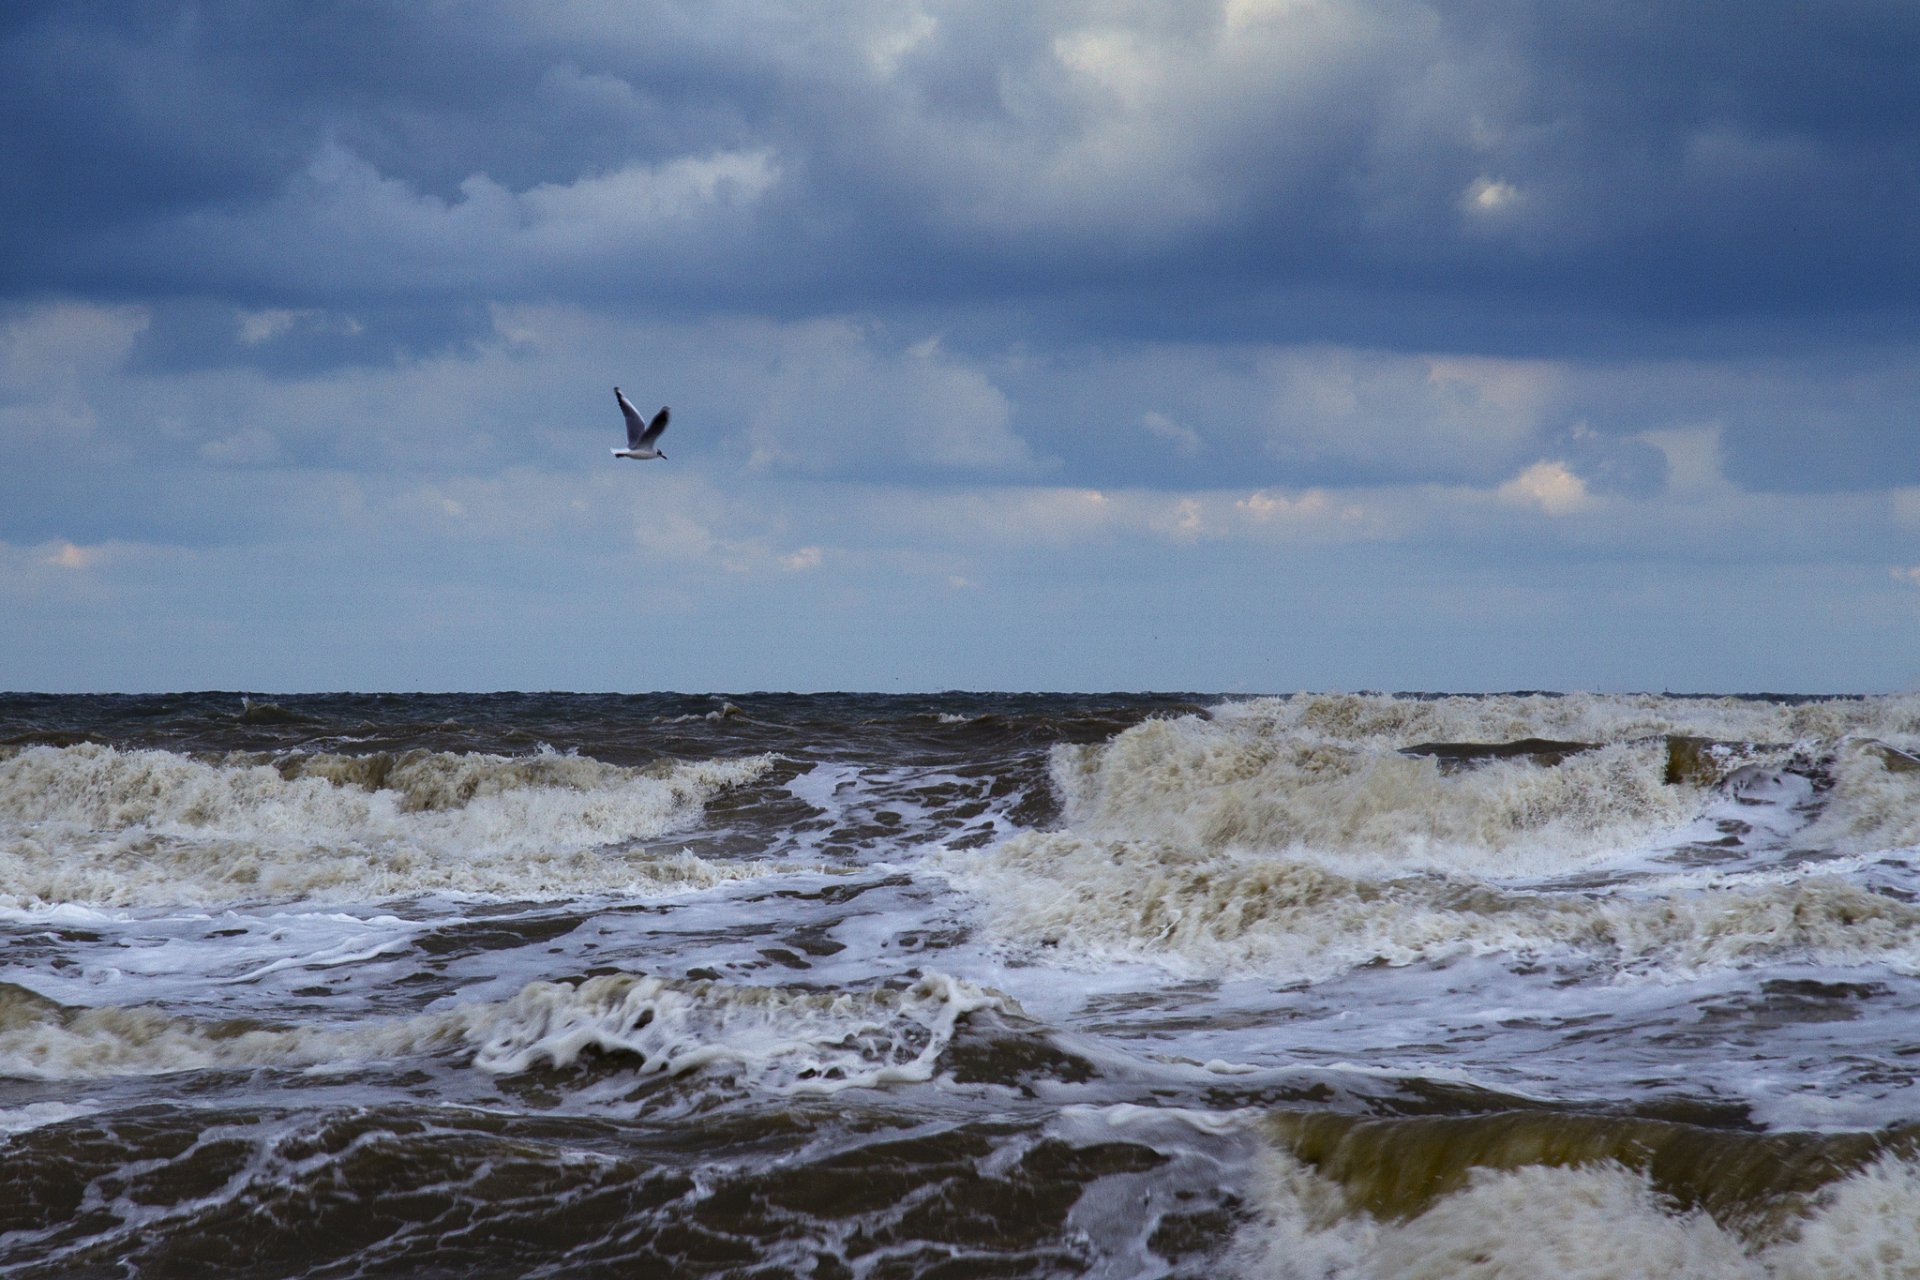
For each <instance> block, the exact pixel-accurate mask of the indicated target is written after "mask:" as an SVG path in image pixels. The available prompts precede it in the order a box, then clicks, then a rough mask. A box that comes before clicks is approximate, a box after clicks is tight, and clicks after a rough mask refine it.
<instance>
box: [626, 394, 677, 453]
mask: <svg viewBox="0 0 1920 1280" xmlns="http://www.w3.org/2000/svg"><path fill="white" fill-rule="evenodd" d="M613 398H614V399H615V400H618V401H619V402H620V415H621V416H622V417H624V418H625V419H626V420H627V447H626V448H624V449H615V450H614V451H613V456H614V457H616V458H640V459H643V460H644V459H647V458H664V457H666V456H667V455H666V454H664V453H662V452H660V451H659V450H658V449H656V448H654V447H653V446H654V442H655V441H657V440H658V439H659V438H660V433H661V432H662V431H665V430H666V429H667V408H666V406H665V405H662V406H660V412H658V413H656V414H654V415H653V421H652V422H651V423H649V422H648V421H647V420H646V419H645V418H643V417H641V416H640V411H639V410H638V409H636V408H634V407H633V402H632V401H630V400H628V399H627V398H626V397H625V396H623V395H621V394H620V388H618V387H615V388H614V389H613Z"/></svg>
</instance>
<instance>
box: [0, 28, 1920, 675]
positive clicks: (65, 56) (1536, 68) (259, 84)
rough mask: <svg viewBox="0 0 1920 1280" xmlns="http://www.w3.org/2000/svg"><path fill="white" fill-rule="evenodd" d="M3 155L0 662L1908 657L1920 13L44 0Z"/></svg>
mask: <svg viewBox="0 0 1920 1280" xmlns="http://www.w3.org/2000/svg"><path fill="white" fill-rule="evenodd" d="M0 166H4V169H3V172H4V174H5V181H4V182H0V688H10V689H35V690H47V691H130V692H138V691H167V690H184V689H235V690H262V691H275V690H277V691H307V690H333V689H356V690H417V689H428V690H490V689H581V690H622V691H642V690H654V689H679V690H685V691H723V690H724V691H746V690H753V689H792V690H818V689H854V690H877V691H883V692H884V691H930V690H939V689H948V688H970V689H1055V690H1087V691H1098V690H1110V689H1163V690H1193V691H1202V692H1225V693H1238V692H1277V693H1286V692H1293V691H1296V690H1308V689H1311V690H1333V689H1349V690H1357V689H1380V690H1416V689H1417V690H1433V691H1463V692H1465V691H1480V690H1511V689H1561V690H1576V689H1589V690H1608V691H1649V692H1660V691H1663V690H1671V691H1675V692H1755V691H1773V692H1795V693H1815V692H1857V693H1878V692H1895V691H1903V690H1911V689H1914V688H1915V687H1917V686H1920V325H1917V324H1916V321H1920V218H1916V217H1915V216H1914V210H1915V209H1916V208H1920V7H1916V6H1914V5H1913V4H1911V3H1910V2H1909V0H1849V3H1846V4H1839V5H1828V6H1808V5H1806V4H1804V3H1801V2H1800V0H1792V2H1787V0H1737V2H1736V0H1695V2H1694V3H1689V4H1685V5H1674V4H1667V3H1654V2H1652V0H1459V2H1458V3H1444V4H1433V3H1417V2H1414V0H1142V2H1140V3H1130V2H1128V0H1113V2H1111V3H1081V2H1069V0H885V2H881V0H836V2H833V3H819V2H818V0H684V2H683V0H537V2H536V0H417V2H416V0H339V2H337V3H305V2H293V0H288V2H286V3H273V2H270V0H268V2H262V0H200V2H198V3H188V2H185V0H130V2H129V3H125V4H114V5H74V4H69V3H61V2H59V0H11V2H10V3H9V4H7V5H6V6H5V7H4V8H0ZM615 385H619V386H620V387H621V388H622V389H624V390H625V391H626V392H627V394H628V395H629V396H631V397H632V398H633V400H634V401H635V402H636V403H638V404H639V405H640V406H641V407H642V409H643V410H644V411H646V412H649V413H651V412H652V411H653V410H654V409H655V408H656V407H658V406H660V405H663V404H664V405H671V406H672V408H673V425H672V427H671V429H670V430H669V431H668V432H667V433H666V435H665V436H664V437H663V438H662V440H661V445H662V447H663V448H665V449H666V451H667V455H668V456H667V458H666V459H665V460H664V461H649V462H633V461H627V460H619V459H614V458H613V457H611V456H610V452H609V450H610V449H611V448H612V447H614V446H616V445H619V444H621V443H623V437H622V434H621V422H620V417H619V413H618V409H617V406H616V405H615V403H614V399H613V387H614V386H615Z"/></svg>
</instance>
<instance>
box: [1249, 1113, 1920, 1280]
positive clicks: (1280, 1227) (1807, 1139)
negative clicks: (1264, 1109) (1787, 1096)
mask: <svg viewBox="0 0 1920 1280" xmlns="http://www.w3.org/2000/svg"><path fill="white" fill-rule="evenodd" d="M1271 1127H1272V1130H1273V1134H1274V1136H1275V1138H1276V1140H1277V1143H1278V1147H1277V1149H1276V1150H1275V1151H1274V1152H1272V1154H1271V1156H1270V1158H1269V1160H1268V1162H1267V1166H1266V1168H1265V1170H1264V1173H1263V1176H1262V1178H1261V1185H1260V1191H1261V1194H1260V1203H1259V1206H1258V1212H1257V1213H1256V1215H1255V1217H1254V1219H1253V1220H1252V1221H1251V1222H1250V1223H1249V1224H1248V1225H1247V1226H1245V1227H1243V1229H1242V1230H1241V1233H1240V1236H1239V1239H1238V1240H1237V1242H1236V1247H1235V1250H1234V1255H1235V1256H1234V1258H1233V1262H1234V1264H1235V1266H1234V1269H1235V1270H1237V1271H1239V1272H1240V1273H1241V1274H1243V1275H1247V1276H1262V1277H1289V1278H1290V1277H1301V1278H1304V1277H1309V1276H1311V1277H1315V1278H1316V1280H1475V1278H1476V1277H1479V1278H1484V1280H1493V1278H1494V1277H1500V1276H1556V1277H1567V1278H1568V1280H1834V1278H1835V1277H1848V1278H1849V1280H1856V1278H1857V1280H1871V1278H1874V1277H1887V1278H1889V1280H1891V1278H1892V1277H1895V1276H1907V1275H1912V1274H1913V1273H1914V1269H1915V1267H1916V1266H1920V1225H1916V1224H1920V1163H1916V1160H1915V1152H1914V1150H1913V1148H1914V1146H1915V1143H1914V1141H1913V1134H1912V1133H1911V1132H1907V1133H1904V1134H1899V1135H1894V1136H1892V1137H1880V1136H1869V1135H1837V1136H1835V1137H1833V1138H1831V1139H1825V1138H1821V1137H1819V1136H1816V1135H1805V1134H1778V1135H1765V1136H1755V1135H1740V1134H1722V1133H1713V1132H1708V1131H1703V1130H1690V1129H1687V1128H1686V1127H1685V1126H1677V1125H1659V1124H1654V1123H1652V1122H1645V1121H1610V1120H1603V1119H1597V1118H1591V1117H1562V1116H1550V1115H1542V1116H1488V1117H1472V1118H1458V1119H1448V1120H1434V1121H1418V1120H1415V1121H1358V1120H1355V1119H1354V1118H1352V1117H1340V1116H1331V1115H1322V1116H1316V1117H1298V1116H1282V1117H1277V1118H1276V1119H1275V1121H1274V1122H1273V1123H1272V1126H1271Z"/></svg>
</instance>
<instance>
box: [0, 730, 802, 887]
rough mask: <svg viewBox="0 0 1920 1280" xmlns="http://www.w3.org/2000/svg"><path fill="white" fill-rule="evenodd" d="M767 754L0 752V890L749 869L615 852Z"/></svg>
mask: <svg viewBox="0 0 1920 1280" xmlns="http://www.w3.org/2000/svg"><path fill="white" fill-rule="evenodd" d="M771 764H772V757H771V756H754V757H747V758H743V759H736V760H707V761H694V762H684V763H675V764H666V765H660V766H655V767H653V768H649V769H624V768H620V767H618V766H614V765H607V764H602V763H600V762H598V761H595V760H589V759H582V758H579V757H575V756H569V755H561V754H558V753H555V752H551V751H544V752H542V753H540V754H538V755H534V756H526V757H505V756H491V755H478V754H475V755H458V754H451V753H444V752H409V753H406V754H404V755H399V756H391V755H373V756H366V757H351V756H337V755H295V756H289V757H284V758H280V759H277V760H274V761H272V762H267V761H263V760H261V759H260V758H258V757H253V756H230V757H224V758H220V759H215V760H204V759H199V758H196V757H192V756H186V755H180V754H177V753H174V752H169V751H159V750H120V749H117V748H114V747H106V746H98V745H91V744H85V745H78V746H71V747H29V748H26V749H23V750H21V751H18V752H16V753H14V754H13V755H11V756H9V757H7V758H4V759H0V876H4V878H3V879H0V886H4V891H3V892H0V902H4V903H9V904H11V905H14V906H16V907H31V906H35V905H43V904H49V903H85V904H89V905H107V906H144V905H173V904H179V903H194V904H215V903H225V902H234V901H250V900H259V899H263V898H302V897H314V898H320V899H325V900H335V901H340V900H374V899H382V898H390V897H396V896H408V895H415V894H422V893H436V892H452V893H474V894H485V895H501V896H509V897H527V898H545V897H554V896H564V895H566V894H571V893H578V892H591V891H596V890H615V889H634V888H637V889H648V888H658V887H663V886H664V887H682V886H686V885H689V884H697V883H700V882H703V881H704V882H705V883H713V882H715V881H717V880H720V879H727V878H733V877H734V876H736V875H739V874H747V872H745V871H743V870H740V869H733V868H721V867H715V866H713V865H711V864H706V863H701V862H700V860H698V859H693V858H690V857H680V858H658V857H648V856H645V855H638V854H633V853H630V852H622V851H620V850H619V848H618V847H619V846H621V845H625V844H630V843H632V842H635V841H640V840H647V839H652V838H655V837H658V836H662V835H665V834H667V833H669V832H672V831H675V830H679V829H684V828H686V827H688V826H690V825H692V824H693V823H695V822H697V821H698V819H699V818H700V815H701V813H702V812H703V810H704V806H705V804H706V802H707V801H708V800H709V799H710V798H712V797H713V796H714V795H716V794H717V793H719V792H720V791H722V790H724V789H725V788H728V787H732V786H738V785H742V784H744V783H748V782H751V781H752V780H754V779H756V778H758V777H760V776H761V775H762V774H764V773H765V772H766V771H767V769H768V768H769V767H771Z"/></svg>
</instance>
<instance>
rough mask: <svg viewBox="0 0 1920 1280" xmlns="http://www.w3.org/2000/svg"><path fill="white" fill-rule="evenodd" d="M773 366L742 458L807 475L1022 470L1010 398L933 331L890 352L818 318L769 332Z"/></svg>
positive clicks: (847, 325)
mask: <svg viewBox="0 0 1920 1280" xmlns="http://www.w3.org/2000/svg"><path fill="white" fill-rule="evenodd" d="M769 337H770V338H771V343H772V347H773V352H774V361H775V365H774V371H773V375H772V377H771V379H770V380H769V381H768V382H767V383H766V384H765V389H764V391H762V392H760V393H759V394H758V397H757V399H758V403H757V404H756V405H755V407H754V409H753V412H752V418H751V425H750V428H749V431H748V438H749V440H750V441H751V447H752V455H751V459H750V465H752V466H754V467H755V468H758V469H771V470H776V471H798V472H803V473H808V474H814V475H827V474H834V473H849V472H851V473H855V474H860V473H865V474H879V473H884V472H886V471H888V470H893V469H897V468H900V467H903V466H904V467H907V468H927V469H933V470H940V471H973V472H988V473H991V472H1001V473H1006V472H1013V473H1022V472H1029V471H1031V470H1032V469H1033V467H1034V465H1035V459H1034V457H1033V453H1032V451H1031V450H1030V449H1029V448H1028V447H1027V443H1026V442H1025V441H1024V440H1022V439H1021V438H1020V437H1019V436H1018V435H1016V434H1015V433H1014V431H1013V429H1012V426H1011V421H1012V402H1011V401H1010V400H1008V398H1007V396H1006V394H1005V393H1004V392H1002V391H1001V390H1000V388H999V387H997V386H995V385H994V383H993V382H992V380H991V379H990V378H989V377H988V376H987V375H986V374H985V373H984V372H982V371H981V370H979V369H977V368H974V367H972V366H970V365H969V364H967V363H966V362H965V361H963V360H961V359H958V358H955V357H953V356H950V355H948V354H947V353H946V352H945V350H944V349H943V348H942V346H941V344H940V343H939V341H938V340H937V339H927V340H924V341H921V342H919V343H916V344H914V345H913V346H911V347H908V348H907V349H906V350H904V351H898V350H889V349H888V348H887V347H886V346H884V345H883V344H881V343H879V342H878V341H876V339H875V338H874V336H873V335H872V334H871V333H870V332H869V331H868V330H866V329H865V328H863V327H862V326H860V325H858V324H855V323H852V322H850V321H845V320H820V321H813V322H808V323H803V324H798V325H793V326H789V327H786V328H784V329H781V330H780V331H778V332H777V333H774V334H771V335H769Z"/></svg>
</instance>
